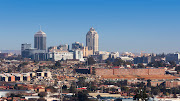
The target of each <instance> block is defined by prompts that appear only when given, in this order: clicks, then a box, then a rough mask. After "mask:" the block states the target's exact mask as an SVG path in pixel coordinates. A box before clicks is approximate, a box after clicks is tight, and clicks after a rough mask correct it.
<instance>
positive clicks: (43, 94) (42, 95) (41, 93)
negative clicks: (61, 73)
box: [38, 92, 47, 98]
mask: <svg viewBox="0 0 180 101" xmlns="http://www.w3.org/2000/svg"><path fill="white" fill-rule="evenodd" d="M46 95H47V93H46V92H40V93H39V94H38V96H39V97H41V98H43V97H45V96H46Z"/></svg>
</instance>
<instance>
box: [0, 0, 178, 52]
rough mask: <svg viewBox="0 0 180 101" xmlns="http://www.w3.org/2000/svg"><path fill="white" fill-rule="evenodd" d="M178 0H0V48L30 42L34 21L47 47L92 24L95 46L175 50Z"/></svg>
mask: <svg viewBox="0 0 180 101" xmlns="http://www.w3.org/2000/svg"><path fill="white" fill-rule="evenodd" d="M179 5H180V1H179V0H1V1H0V12H1V13H0V35H1V37H0V43H1V44H0V50H20V47H21V44H22V43H31V44H32V45H33V43H34V41H33V39H34V34H35V33H36V32H37V31H39V24H40V25H41V26H42V30H43V31H44V32H45V33H46V34H47V47H49V46H53V45H59V44H69V45H71V44H72V43H73V42H76V41H77V42H81V43H83V44H84V45H85V44H86V43H85V39H86V34H87V32H88V31H89V29H90V27H94V28H95V30H96V31H97V32H98V34H99V50H102V51H119V52H126V51H128V52H135V53H140V52H141V51H145V52H147V53H152V52H154V53H162V52H165V53H173V52H176V51H180V40H179V37H180V6H179Z"/></svg>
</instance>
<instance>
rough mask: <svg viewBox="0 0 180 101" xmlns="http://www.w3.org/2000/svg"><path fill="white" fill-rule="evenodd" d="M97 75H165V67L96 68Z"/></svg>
mask: <svg viewBox="0 0 180 101" xmlns="http://www.w3.org/2000/svg"><path fill="white" fill-rule="evenodd" d="M95 71H96V75H99V76H101V75H164V74H165V70H164V69H100V68H97V69H95Z"/></svg>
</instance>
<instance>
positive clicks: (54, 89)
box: [46, 86, 57, 93]
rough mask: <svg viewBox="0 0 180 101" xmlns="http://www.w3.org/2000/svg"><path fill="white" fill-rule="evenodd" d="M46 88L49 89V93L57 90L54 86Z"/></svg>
mask: <svg viewBox="0 0 180 101" xmlns="http://www.w3.org/2000/svg"><path fill="white" fill-rule="evenodd" d="M46 89H50V91H51V93H55V92H57V89H56V88H54V87H53V86H49V87H47V88H46Z"/></svg>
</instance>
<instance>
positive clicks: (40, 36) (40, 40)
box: [34, 30, 46, 50]
mask: <svg viewBox="0 0 180 101" xmlns="http://www.w3.org/2000/svg"><path fill="white" fill-rule="evenodd" d="M34 48H37V49H38V50H46V33H44V32H43V31H41V30H40V31H39V32H37V33H36V34H35V35H34Z"/></svg>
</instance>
